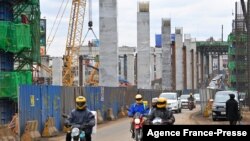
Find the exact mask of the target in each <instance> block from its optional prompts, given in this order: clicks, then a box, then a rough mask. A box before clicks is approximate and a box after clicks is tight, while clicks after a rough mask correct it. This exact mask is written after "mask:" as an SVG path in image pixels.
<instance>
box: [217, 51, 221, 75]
mask: <svg viewBox="0 0 250 141" xmlns="http://www.w3.org/2000/svg"><path fill="white" fill-rule="evenodd" d="M220 58H221V57H220V55H219V54H218V74H220Z"/></svg>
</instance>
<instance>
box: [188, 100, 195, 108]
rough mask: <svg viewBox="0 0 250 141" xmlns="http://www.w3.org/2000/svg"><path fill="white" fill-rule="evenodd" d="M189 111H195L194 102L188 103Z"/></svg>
mask: <svg viewBox="0 0 250 141" xmlns="http://www.w3.org/2000/svg"><path fill="white" fill-rule="evenodd" d="M188 109H189V110H193V109H194V101H188Z"/></svg>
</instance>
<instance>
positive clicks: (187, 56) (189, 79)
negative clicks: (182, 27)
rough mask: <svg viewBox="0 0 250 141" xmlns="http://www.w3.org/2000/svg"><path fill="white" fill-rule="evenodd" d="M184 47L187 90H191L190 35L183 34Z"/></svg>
mask: <svg viewBox="0 0 250 141" xmlns="http://www.w3.org/2000/svg"><path fill="white" fill-rule="evenodd" d="M184 45H185V46H186V62H187V64H186V66H187V72H186V74H187V89H192V66H191V65H192V64H191V63H192V56H191V50H192V48H191V35H190V34H185V40H184Z"/></svg>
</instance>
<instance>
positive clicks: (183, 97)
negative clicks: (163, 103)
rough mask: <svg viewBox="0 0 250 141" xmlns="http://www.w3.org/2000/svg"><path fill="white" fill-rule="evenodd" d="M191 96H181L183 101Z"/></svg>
mask: <svg viewBox="0 0 250 141" xmlns="http://www.w3.org/2000/svg"><path fill="white" fill-rule="evenodd" d="M188 97H189V95H181V99H187V98H188Z"/></svg>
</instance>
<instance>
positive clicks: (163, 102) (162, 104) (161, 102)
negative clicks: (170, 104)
mask: <svg viewBox="0 0 250 141" xmlns="http://www.w3.org/2000/svg"><path fill="white" fill-rule="evenodd" d="M156 106H157V108H166V106H167V99H166V98H163V97H160V98H158V100H157V105H156Z"/></svg>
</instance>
